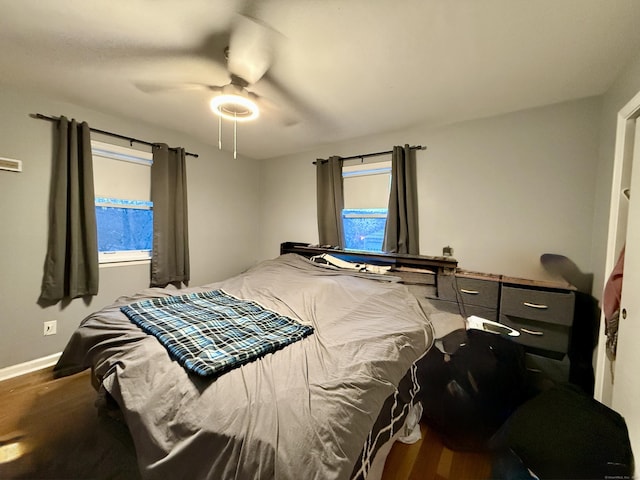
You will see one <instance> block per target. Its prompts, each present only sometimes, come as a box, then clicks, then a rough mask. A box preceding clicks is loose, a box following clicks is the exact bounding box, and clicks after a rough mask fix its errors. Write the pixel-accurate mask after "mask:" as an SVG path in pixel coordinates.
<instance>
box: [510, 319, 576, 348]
mask: <svg viewBox="0 0 640 480" xmlns="http://www.w3.org/2000/svg"><path fill="white" fill-rule="evenodd" d="M500 323H503V324H504V325H507V326H509V327H511V328H513V329H514V330H517V331H519V332H520V335H519V336H517V337H510V338H511V339H512V340H513V341H515V342H518V343H520V344H522V345H525V346H527V347H531V348H534V349H538V350H544V351H549V352H559V353H566V352H567V350H568V348H569V332H570V328H569V327H567V326H566V325H561V324H558V323H546V322H541V321H538V320H532V319H528V318H522V317H516V316H510V315H504V314H500Z"/></svg>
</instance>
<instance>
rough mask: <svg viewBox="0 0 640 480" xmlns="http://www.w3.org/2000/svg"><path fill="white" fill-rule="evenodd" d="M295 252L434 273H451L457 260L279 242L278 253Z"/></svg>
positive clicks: (308, 256)
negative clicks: (324, 254)
mask: <svg viewBox="0 0 640 480" xmlns="http://www.w3.org/2000/svg"><path fill="white" fill-rule="evenodd" d="M285 253H297V254H298V255H302V256H303V257H307V258H310V257H313V256H315V255H321V254H323V253H328V254H330V255H334V256H336V257H338V258H340V259H342V260H346V261H347V262H354V263H368V264H370V265H383V266H390V267H392V269H394V270H401V269H418V270H430V271H432V272H433V273H435V274H436V275H452V274H454V273H455V271H456V268H457V266H458V261H457V260H456V259H455V258H452V257H431V256H428V255H407V254H401V253H371V252H357V251H349V250H339V249H337V248H331V247H321V246H318V245H310V244H308V243H301V242H284V243H281V244H280V254H281V255H282V254H285Z"/></svg>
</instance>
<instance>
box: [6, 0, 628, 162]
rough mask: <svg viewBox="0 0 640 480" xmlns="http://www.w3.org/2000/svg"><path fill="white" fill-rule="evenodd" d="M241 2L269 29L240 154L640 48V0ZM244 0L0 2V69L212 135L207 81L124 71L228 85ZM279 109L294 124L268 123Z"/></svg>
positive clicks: (442, 118)
mask: <svg viewBox="0 0 640 480" xmlns="http://www.w3.org/2000/svg"><path fill="white" fill-rule="evenodd" d="M251 7H252V12H253V14H254V15H256V16H257V17H259V18H260V19H261V20H262V21H264V22H266V23H267V24H269V25H270V26H271V27H273V28H274V29H275V30H276V31H277V32H279V34H280V35H278V37H277V38H278V41H277V43H276V44H275V48H274V55H275V60H274V63H273V65H272V67H271V69H270V70H269V72H268V74H267V77H265V78H264V79H262V80H261V81H259V82H258V83H256V84H255V85H253V86H251V87H250V88H249V89H250V90H252V91H254V92H256V93H258V94H260V95H262V96H264V97H266V98H268V99H269V100H271V101H272V102H273V103H276V104H278V105H279V106H280V108H279V109H278V110H277V111H273V110H267V111H263V114H262V115H261V116H260V118H259V119H258V120H256V121H255V122H253V123H250V124H249V123H244V124H239V126H238V132H239V146H238V149H239V152H240V153H241V154H242V155H246V156H248V157H252V158H271V157H274V156H281V155H284V154H289V153H294V152H297V151H303V150H309V149H312V148H314V147H316V146H319V145H323V144H327V143H331V142H335V141H339V140H344V139H351V138H356V137H360V136H366V135H371V134H375V133H380V132H388V131H395V130H400V129H403V128H406V127H407V126H411V125H415V124H426V125H442V124H446V123H451V122H455V121H460V120H467V119H472V118H479V117H483V116H488V115H493V114H499V113H505V112H509V111H515V110H520V109H523V108H529V107H534V106H540V105H546V104H550V103H556V102H560V101H564V100H569V99H575V98H581V97H585V96H591V95H598V94H601V93H603V92H605V91H606V90H607V88H608V87H609V86H610V85H611V82H612V81H613V80H614V79H615V78H616V76H617V75H618V74H619V73H620V70H621V68H623V67H624V66H625V65H626V64H627V63H628V62H629V61H631V60H632V59H633V58H634V56H635V55H637V54H638V53H639V52H640V28H639V26H640V0H254V4H253V5H251ZM245 8H247V5H245V3H244V2H241V1H232V0H182V1H178V0H174V1H171V0H127V1H114V0H90V1H87V0H47V1H43V0H0V46H1V48H0V72H1V73H0V82H3V83H6V84H9V85H18V86H21V87H25V88H29V89H34V90H37V91H42V92H44V93H46V94H50V95H54V96H56V97H59V98H62V99H64V100H67V101H71V102H73V103H77V104H80V105H85V106H88V107H92V108H95V109H99V110H101V111H105V112H109V113H114V114H118V115H124V116H126V117H130V118H135V119H140V120H144V121H146V122H149V123H151V124H158V125H162V126H164V127H168V128H171V129H175V130H179V131H183V132H186V133H188V134H191V135H193V136H195V137H197V138H198V139H200V140H202V141H204V142H206V143H210V144H214V145H216V144H217V140H218V138H217V129H218V123H217V117H214V115H213V114H212V113H211V111H210V110H209V106H208V103H209V99H210V98H211V97H212V95H213V93H212V92H207V91H202V90H174V91H166V92H162V93H153V94H150V93H145V92H143V91H141V90H140V89H139V88H138V87H136V83H141V82H142V83H145V82H146V83H151V82H157V83H167V84H173V83H177V82H194V83H205V84H215V85H223V84H225V83H228V81H229V77H228V74H227V72H226V69H225V66H224V64H223V61H222V58H223V53H222V50H223V49H224V47H225V46H226V45H225V44H226V43H228V40H227V39H228V35H229V32H230V30H231V29H232V24H233V20H234V18H237V15H235V12H238V11H245V10H244V9H245ZM270 80H271V81H270ZM278 86H279V88H276V87H278ZM283 91H286V92H288V95H286V96H282V93H283ZM39 113H45V114H49V115H60V114H65V112H39ZM292 117H295V118H296V119H297V120H298V123H296V124H294V125H287V123H289V122H286V121H283V118H287V119H290V118H292ZM95 127H96V128H100V126H99V125H96V126H95ZM223 128H224V129H225V132H228V131H230V129H231V127H230V126H229V125H228V124H224V126H223ZM119 133H124V134H127V132H119ZM225 135H226V133H225ZM226 146H227V147H228V146H229V145H226Z"/></svg>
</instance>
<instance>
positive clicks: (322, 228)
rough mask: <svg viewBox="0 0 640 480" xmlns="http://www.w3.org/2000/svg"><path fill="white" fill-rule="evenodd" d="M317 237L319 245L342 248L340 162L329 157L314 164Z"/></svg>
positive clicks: (342, 199)
mask: <svg viewBox="0 0 640 480" xmlns="http://www.w3.org/2000/svg"><path fill="white" fill-rule="evenodd" d="M316 195H317V208H318V237H319V240H320V245H332V246H338V247H340V248H344V240H343V238H344V235H343V228H342V208H343V206H344V196H343V190H342V160H341V159H340V157H331V158H329V159H328V160H318V161H317V162H316Z"/></svg>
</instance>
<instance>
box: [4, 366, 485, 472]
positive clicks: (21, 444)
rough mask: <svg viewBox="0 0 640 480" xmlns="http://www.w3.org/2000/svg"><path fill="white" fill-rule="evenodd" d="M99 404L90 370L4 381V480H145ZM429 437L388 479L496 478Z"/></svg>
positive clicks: (397, 452)
mask: <svg viewBox="0 0 640 480" xmlns="http://www.w3.org/2000/svg"><path fill="white" fill-rule="evenodd" d="M95 402H96V392H95V390H94V389H93V387H92V386H91V382H90V379H89V373H88V372H83V373H79V374H77V375H73V376H70V377H66V378H61V379H55V380H54V379H53V377H52V373H51V369H46V370H42V371H39V372H35V373H32V374H28V375H24V376H22V377H17V378H14V379H10V380H5V381H4V382H0V405H1V406H2V408H0V479H112V480H138V479H140V474H139V472H138V469H137V464H136V458H135V450H134V446H133V442H132V440H131V436H130V435H129V432H128V430H127V428H126V427H125V426H124V425H123V424H121V423H120V422H118V421H116V420H114V419H112V418H111V417H109V416H107V415H104V414H103V415H100V414H99V413H98V409H97V408H96V406H95ZM422 434H423V435H422V439H421V440H420V441H418V442H417V443H415V444H413V445H403V444H400V443H396V444H395V445H394V446H393V448H392V449H391V452H390V453H389V457H388V458H387V463H386V465H385V470H384V475H383V480H462V479H476V480H484V479H488V478H489V476H490V471H491V464H490V458H489V456H488V455H483V454H475V453H462V452H453V451H451V450H449V449H447V448H446V447H444V446H443V445H442V443H441V442H440V439H439V438H438V436H437V435H436V434H435V433H434V432H433V431H431V430H429V429H428V428H427V427H426V426H424V425H423V426H422ZM21 449H22V450H23V452H22V455H20V456H19V457H18V458H16V459H13V460H12V459H11V457H12V456H13V455H18V454H19V453H20V450H21ZM194 480H196V479H194Z"/></svg>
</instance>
